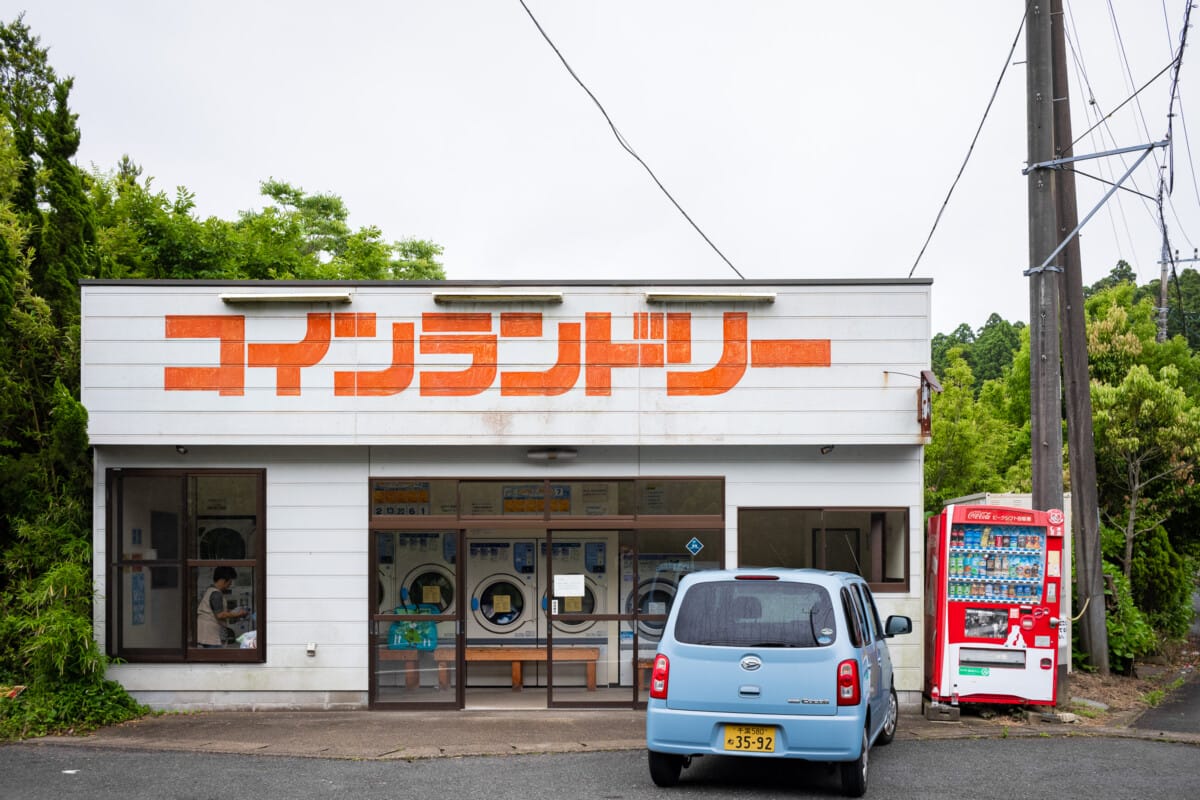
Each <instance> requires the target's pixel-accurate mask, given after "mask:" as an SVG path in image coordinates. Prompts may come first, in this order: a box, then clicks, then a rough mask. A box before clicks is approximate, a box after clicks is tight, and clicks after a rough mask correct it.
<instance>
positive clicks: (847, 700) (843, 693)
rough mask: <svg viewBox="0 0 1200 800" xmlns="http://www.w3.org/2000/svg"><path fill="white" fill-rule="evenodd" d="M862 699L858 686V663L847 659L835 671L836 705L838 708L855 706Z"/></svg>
mask: <svg viewBox="0 0 1200 800" xmlns="http://www.w3.org/2000/svg"><path fill="white" fill-rule="evenodd" d="M861 699H862V695H861V691H860V689H859V685H858V662H857V661H855V660H854V659H852V658H851V659H847V660H846V661H843V662H842V663H840V664H838V671H837V704H838V705H839V706H856V705H858V702H859V700H861Z"/></svg>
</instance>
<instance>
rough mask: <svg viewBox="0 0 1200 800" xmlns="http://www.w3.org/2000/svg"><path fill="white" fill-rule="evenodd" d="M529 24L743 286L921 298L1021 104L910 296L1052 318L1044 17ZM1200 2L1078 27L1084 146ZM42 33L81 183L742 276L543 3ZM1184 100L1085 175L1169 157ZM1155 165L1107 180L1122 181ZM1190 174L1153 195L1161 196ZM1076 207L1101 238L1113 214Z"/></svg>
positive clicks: (279, 7)
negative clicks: (1149, 147) (1034, 289)
mask: <svg viewBox="0 0 1200 800" xmlns="http://www.w3.org/2000/svg"><path fill="white" fill-rule="evenodd" d="M526 2H527V3H528V5H529V7H530V9H531V10H532V11H533V13H534V14H535V15H536V16H537V17H538V19H539V21H540V22H541V24H542V26H543V27H544V28H545V30H546V32H547V33H548V34H549V36H550V37H551V38H552V39H553V40H554V42H555V44H556V45H557V46H558V48H559V49H560V50H561V51H562V53H563V55H564V56H565V57H566V59H567V61H568V62H569V63H570V64H571V66H572V67H573V68H574V70H575V72H576V73H577V74H578V75H579V77H580V78H581V79H582V80H583V82H584V83H586V84H587V86H588V88H589V89H591V91H592V92H593V93H594V94H595V95H596V97H597V98H598V99H599V100H600V102H601V103H603V104H604V106H605V107H606V109H607V111H608V112H609V114H610V116H611V117H612V119H613V121H614V123H615V124H616V126H617V128H618V129H619V130H620V132H621V133H622V135H623V136H624V138H625V139H626V140H627V141H628V142H629V144H630V145H631V146H632V147H633V148H634V149H635V150H636V151H637V153H638V154H639V155H640V156H641V157H642V158H643V159H644V160H645V161H646V163H647V164H649V165H650V167H651V168H652V169H653V170H654V171H655V173H656V174H657V176H658V178H659V179H660V180H661V181H662V183H663V184H664V185H665V186H666V187H667V189H668V190H669V191H670V192H671V193H672V194H673V195H674V197H675V198H676V199H677V200H678V201H679V203H680V204H681V205H682V206H683V208H684V210H686V211H687V213H688V214H689V215H690V216H691V217H692V219H694V220H695V221H696V223H697V224H698V225H699V226H700V227H701V228H702V229H703V231H704V232H705V234H707V235H708V237H709V238H710V239H711V240H712V241H713V243H714V244H715V245H716V246H717V247H718V248H719V249H720V250H721V251H722V252H723V253H724V254H725V256H727V257H728V258H729V260H730V261H731V262H732V263H733V264H734V266H735V267H736V268H737V270H738V271H740V272H741V273H742V275H744V276H745V277H746V278H754V279H781V278H786V279H791V278H817V279H820V278H847V277H853V278H903V277H907V276H908V275H909V271H910V270H911V269H912V268H913V265H914V262H916V260H917V256H918V253H919V252H920V251H921V247H922V245H923V243H924V242H925V239H926V236H927V235H928V233H929V230H930V228H931V226H932V225H933V223H934V219H935V217H936V216H937V213H938V210H939V208H940V207H941V206H942V202H943V200H944V199H945V197H946V194H947V192H948V191H949V189H950V186H951V184H952V182H953V180H954V178H955V175H956V174H957V173H958V170H959V168H960V166H961V165H962V162H963V160H964V158H965V157H966V155H967V150H968V147H969V146H970V144H971V140H972V137H973V136H974V134H975V131H976V128H977V127H978V125H979V123H980V120H981V119H982V117H983V114H984V111H985V109H986V107H987V103H988V100H989V97H990V96H991V94H992V91H993V88H994V87H995V86H996V84H997V82H998V81H1000V89H999V93H998V95H997V97H996V101H995V104H994V106H993V108H992V110H991V112H990V116H989V118H988V120H987V122H986V123H985V127H984V129H983V132H982V135H981V136H980V138H979V141H978V143H977V144H976V146H975V149H974V152H973V154H972V156H971V160H970V162H969V163H968V165H967V167H966V170H965V172H964V173H963V177H962V179H961V181H960V183H959V184H958V187H957V189H956V190H955V193H954V195H953V196H952V197H951V199H950V204H949V206H948V207H947V209H946V211H945V214H944V215H943V217H942V219H941V222H940V224H939V226H938V229H937V231H936V233H935V234H934V237H933V240H932V242H931V243H930V245H929V247H928V249H927V250H926V251H925V253H924V255H923V256H922V257H921V259H920V262H919V263H918V264H917V267H916V271H915V273H914V277H926V278H932V279H933V281H934V284H933V320H932V329H933V332H935V333H936V332H949V331H951V330H953V328H954V327H956V326H957V325H958V324H959V323H962V322H965V323H967V324H968V325H970V326H971V327H972V328H978V327H979V326H980V325H982V324H983V322H984V321H985V320H986V319H987V317H988V315H989V314H991V313H992V312H996V313H999V314H1000V315H1001V316H1003V317H1005V318H1006V319H1009V320H1012V321H1015V320H1028V316H1029V300H1028V297H1029V286H1028V278H1026V277H1024V276H1023V275H1022V271H1023V270H1024V269H1026V268H1027V267H1028V266H1029V264H1028V263H1027V261H1028V221H1027V212H1026V192H1027V179H1026V178H1025V177H1024V176H1023V175H1022V174H1021V169H1022V168H1023V167H1024V162H1025V158H1026V135H1025V124H1026V114H1025V102H1026V101H1025V93H1026V91H1025V77H1026V76H1025V69H1024V66H1023V63H1022V62H1023V61H1024V58H1025V44H1024V38H1023V37H1022V38H1021V40H1020V42H1019V43H1018V45H1017V50H1016V52H1015V54H1014V56H1013V58H1012V59H1011V63H1010V62H1009V60H1008V58H1007V56H1008V52H1009V49H1010V47H1011V46H1012V43H1013V41H1014V39H1015V38H1016V36H1017V33H1018V30H1019V27H1020V23H1021V17H1022V14H1023V10H1024V3H1023V2H1022V0H1007V1H1006V2H1001V1H1000V0H992V1H991V2H978V1H976V0H911V1H910V2H903V3H896V2H868V3H842V2H833V3H830V2H824V3H817V2H802V1H801V0H792V1H791V2H784V1H783V0H659V1H656V0H636V1H634V0H586V1H585V0H578V1H577V0H526ZM1043 5H1044V6H1046V7H1047V8H1048V6H1049V0H1044V2H1043ZM1185 5H1186V0H1107V2H1105V0H1067V10H1068V31H1069V32H1070V34H1071V49H1072V51H1073V54H1074V58H1073V60H1072V64H1071V70H1072V75H1073V80H1074V81H1075V83H1074V85H1073V86H1072V90H1071V91H1072V97H1071V102H1072V107H1073V112H1074V118H1075V122H1074V124H1073V127H1074V131H1075V135H1076V137H1079V136H1080V135H1081V134H1083V133H1084V132H1085V131H1087V130H1088V129H1089V128H1091V127H1092V125H1093V124H1094V123H1095V122H1096V121H1097V120H1098V119H1099V117H1100V116H1102V115H1105V114H1109V113H1110V112H1113V111H1114V109H1116V108H1117V107H1118V106H1119V105H1120V104H1122V103H1124V102H1125V101H1126V100H1127V98H1128V97H1129V96H1130V95H1131V94H1132V93H1133V90H1134V89H1135V88H1138V87H1141V86H1142V85H1143V84H1145V83H1147V82H1148V81H1150V79H1151V78H1153V76H1154V75H1155V74H1156V73H1158V72H1159V71H1160V70H1162V69H1163V68H1164V67H1166V66H1168V64H1169V63H1170V61H1171V59H1172V57H1173V52H1174V50H1175V49H1176V48H1177V47H1178V43H1179V32H1180V28H1181V24H1182V21H1183V16H1184V10H1185ZM21 11H25V12H26V13H25V22H26V23H27V24H28V25H29V26H30V27H31V28H32V30H33V32H34V34H35V35H38V36H40V37H41V40H42V45H43V46H47V47H49V48H50V58H51V63H52V65H53V66H54V68H55V69H56V70H57V71H58V73H59V74H60V75H70V76H74V78H75V87H74V90H73V92H72V94H71V106H72V108H73V110H74V111H75V112H76V113H78V115H79V125H80V128H81V130H82V133H83V141H82V145H81V147H80V152H79V156H78V161H79V163H80V165H81V166H83V167H85V168H90V166H92V165H95V166H96V167H99V168H100V169H103V170H111V169H112V168H113V167H114V166H115V164H116V163H117V161H118V160H119V159H120V157H121V156H122V155H123V154H128V155H129V156H130V157H131V158H132V159H133V160H134V161H135V162H137V163H138V164H140V165H141V166H142V168H143V170H144V173H143V174H144V175H147V176H153V177H154V182H155V183H154V185H155V186H157V187H158V188H160V189H165V190H168V191H169V192H173V191H174V188H175V187H176V186H180V185H182V186H186V187H187V188H188V189H190V190H191V191H192V192H194V193H195V196H196V205H197V213H198V214H199V215H201V216H210V215H215V216H218V217H222V218H225V219H233V218H235V217H236V215H237V213H238V212H239V211H241V210H245V209H250V208H259V207H261V206H262V204H263V203H262V198H261V196H260V195H259V191H258V186H259V182H260V181H262V180H264V179H266V178H269V177H274V178H277V179H281V180H286V181H289V182H291V183H293V184H296V185H299V186H301V187H303V188H304V189H305V190H306V191H308V192H311V193H321V192H329V193H333V194H337V195H340V196H341V197H342V198H343V199H344V200H345V202H346V204H347V207H348V208H349V210H350V213H351V220H350V221H351V224H352V225H354V226H356V227H358V226H363V225H375V226H378V227H379V228H381V229H382V230H383V232H384V235H385V237H386V238H387V239H400V238H406V237H417V238H423V239H431V240H433V241H435V242H437V243H439V244H441V245H442V246H443V247H444V248H445V253H444V256H443V263H444V265H445V268H446V274H447V276H448V277H449V278H451V279H552V280H553V279H585V278H596V277H612V278H644V279H651V280H653V279H677V278H679V279H724V278H735V277H736V275H735V274H734V272H733V271H732V270H731V269H730V267H729V266H728V265H727V264H726V263H725V262H724V261H723V260H722V259H721V257H720V256H718V255H717V254H716V253H715V252H714V251H713V250H712V249H711V248H710V247H709V245H708V244H706V243H705V242H704V240H703V239H702V238H701V237H700V236H699V235H698V234H697V233H696V232H695V230H694V229H693V228H692V227H691V226H690V225H689V224H688V222H687V221H686V220H685V219H684V218H683V217H682V216H681V215H680V213H679V212H678V211H677V210H676V209H675V208H674V207H673V206H672V205H671V203H670V201H669V200H668V199H667V198H666V197H665V196H664V195H663V194H662V192H661V191H660V190H659V189H658V187H657V186H655V185H654V183H653V181H652V180H651V179H650V177H649V175H647V174H646V172H645V170H644V169H643V168H642V166H640V165H639V164H638V163H637V162H636V161H635V160H634V159H633V158H631V157H630V156H629V155H628V154H627V153H626V152H625V151H624V150H622V149H621V147H620V145H619V144H618V143H617V141H616V139H615V138H614V136H613V134H612V131H611V130H610V129H609V127H608V124H607V122H606V121H605V119H604V118H603V116H602V115H601V114H600V112H599V110H598V109H597V108H596V107H595V105H594V104H593V103H592V101H591V100H590V99H589V98H588V96H587V94H586V93H585V92H584V91H583V90H582V89H581V88H580V87H579V86H578V85H577V84H576V83H575V81H574V80H573V79H572V78H571V76H570V75H569V74H568V73H567V71H566V70H565V69H564V68H563V66H562V64H561V63H560V62H559V60H558V58H557V56H556V55H555V54H554V52H553V51H552V50H551V49H550V47H549V46H548V45H547V44H546V42H545V41H544V40H543V39H542V37H541V35H540V34H539V33H538V31H537V29H536V28H535V27H534V25H533V23H532V22H531V20H530V19H529V17H528V16H527V15H526V13H525V10H524V9H523V8H522V6H521V4H520V2H518V0H421V1H420V2H417V1H415V0H395V1H394V2H382V1H381V0H377V1H376V2H365V1H360V0H339V2H336V3H331V2H328V0H323V1H322V2H309V1H307V0H303V1H301V0H287V1H286V2H284V0H261V1H256V0H237V2H230V1H229V0H207V1H206V2H203V3H201V2H183V1H182V0H180V1H179V2H174V1H171V2H168V1H167V0H104V2H99V1H98V0H38V1H37V2H36V3H33V2H30V0H22V1H20V2H12V0H0V12H2V17H3V19H4V20H5V21H11V20H12V19H14V18H15V17H16V16H17V15H18V14H19V13H20V12H21ZM1198 62H1200V53H1197V52H1196V51H1195V48H1194V47H1193V48H1189V51H1188V52H1187V53H1185V56H1184V65H1183V69H1182V73H1181V76H1180V97H1181V101H1182V105H1177V106H1176V111H1177V114H1178V112H1180V111H1182V116H1176V120H1175V128H1174V141H1175V149H1174V156H1175V171H1174V176H1175V191H1174V194H1173V195H1172V197H1171V202H1170V204H1169V205H1168V207H1167V211H1166V216H1167V224H1168V229H1169V232H1170V234H1171V237H1172V238H1171V241H1172V246H1173V247H1177V248H1178V249H1179V250H1180V251H1181V255H1182V256H1184V257H1191V255H1192V250H1193V247H1195V246H1197V245H1200V190H1198V189H1197V178H1196V175H1195V172H1194V169H1193V166H1192V153H1191V150H1190V147H1189V143H1188V140H1187V129H1186V126H1187V121H1188V120H1187V110H1188V105H1187V103H1188V100H1189V98H1190V97H1192V96H1195V93H1194V92H1191V91H1190V90H1191V87H1192V86H1194V85H1195V82H1194V81H1193V80H1190V79H1191V78H1192V76H1194V75H1197V74H1200V63H1198ZM1006 64H1008V68H1007V71H1005V72H1004V77H1003V79H1002V81H1001V72H1002V71H1003V70H1004V69H1005V65H1006ZM1084 78H1085V79H1086V83H1087V88H1081V86H1080V81H1081V79H1084ZM1170 78H1171V73H1170V72H1168V73H1167V74H1165V75H1163V76H1162V77H1160V78H1158V80H1157V81H1155V82H1153V83H1152V84H1151V85H1150V86H1149V87H1148V88H1146V89H1145V90H1144V91H1143V92H1142V93H1141V94H1140V95H1139V99H1138V101H1135V102H1132V103H1129V104H1127V105H1125V106H1124V107H1123V108H1121V109H1119V110H1117V111H1116V112H1115V113H1113V114H1112V116H1111V117H1110V118H1109V119H1108V120H1107V123H1106V124H1105V125H1104V126H1102V127H1100V128H1098V129H1097V130H1096V132H1095V133H1093V134H1091V135H1089V136H1086V137H1084V138H1083V139H1082V140H1081V141H1080V142H1079V144H1077V145H1076V153H1077V154H1085V153H1096V152H1101V151H1105V150H1110V149H1114V148H1117V147H1129V146H1133V145H1141V144H1146V143H1148V142H1151V141H1159V140H1162V139H1163V138H1165V134H1166V131H1167V112H1168V101H1169V98H1170V86H1171V83H1170ZM1089 100H1091V101H1094V102H1091V103H1089ZM1197 124H1200V122H1198V123H1197ZM1198 130H1200V129H1198ZM1198 135H1200V134H1198ZM1134 158H1135V156H1129V155H1126V156H1123V157H1111V158H1108V159H1104V160H1102V161H1092V162H1088V164H1087V165H1086V166H1085V167H1084V169H1086V170H1087V171H1088V172H1089V173H1091V174H1093V175H1099V176H1102V177H1105V178H1107V179H1109V180H1112V179H1115V178H1116V177H1117V176H1119V175H1121V174H1123V173H1124V172H1125V170H1126V168H1127V167H1128V166H1129V165H1132V163H1133V159H1134ZM1164 163H1165V158H1164V156H1163V155H1162V151H1159V152H1158V153H1156V155H1155V156H1154V157H1153V158H1151V159H1149V160H1148V161H1146V162H1145V163H1144V164H1143V165H1142V167H1141V168H1140V169H1139V170H1138V171H1136V172H1135V173H1134V178H1135V180H1136V187H1137V188H1138V189H1139V190H1140V191H1141V192H1143V193H1145V194H1148V195H1154V194H1155V193H1156V192H1157V186H1158V180H1159V174H1160V171H1159V165H1162V164H1164ZM1078 188H1079V195H1080V199H1079V205H1080V216H1081V217H1083V216H1084V215H1086V214H1087V213H1088V212H1089V211H1090V210H1091V209H1092V207H1093V206H1094V205H1095V203H1096V202H1098V200H1099V198H1100V196H1101V195H1102V194H1103V192H1104V191H1106V190H1107V188H1108V187H1107V186H1105V185H1103V184H1101V183H1098V182H1096V181H1094V180H1089V179H1086V178H1081V179H1080V180H1079V184H1078ZM1119 194H1120V195H1122V197H1120V199H1119V201H1118V200H1114V201H1112V202H1110V203H1109V204H1108V205H1106V206H1105V207H1104V208H1103V209H1102V210H1101V211H1100V212H1099V213H1098V214H1096V216H1095V218H1094V219H1093V220H1092V222H1091V223H1090V224H1089V225H1088V227H1087V228H1086V229H1085V231H1084V237H1083V255H1084V267H1083V269H1084V275H1083V277H1084V282H1085V283H1092V282H1094V281H1095V280H1097V279H1099V278H1101V277H1103V276H1105V275H1107V274H1108V273H1109V271H1110V270H1111V269H1112V268H1113V266H1114V265H1115V264H1116V262H1117V260H1118V259H1125V260H1127V261H1129V262H1130V264H1132V265H1133V267H1134V269H1135V271H1136V272H1137V273H1138V278H1139V280H1140V281H1143V282H1144V281H1146V280H1149V279H1150V278H1152V277H1156V276H1157V274H1158V270H1159V266H1158V261H1159V259H1160V255H1161V247H1162V240H1161V236H1160V233H1159V228H1158V224H1157V211H1156V210H1155V206H1154V203H1153V202H1151V201H1147V200H1144V199H1142V198H1139V197H1137V196H1135V195H1132V194H1129V193H1124V192H1122V193H1119ZM1193 243H1195V244H1193ZM1185 266H1186V265H1185Z"/></svg>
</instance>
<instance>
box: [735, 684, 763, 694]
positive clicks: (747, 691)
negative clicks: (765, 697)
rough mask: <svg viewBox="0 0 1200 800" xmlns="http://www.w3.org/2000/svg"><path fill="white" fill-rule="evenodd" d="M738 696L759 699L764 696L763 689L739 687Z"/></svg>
mask: <svg viewBox="0 0 1200 800" xmlns="http://www.w3.org/2000/svg"><path fill="white" fill-rule="evenodd" d="M738 694H739V695H740V696H742V697H758V696H759V695H760V694H762V689H760V688H759V687H757V686H739V687H738Z"/></svg>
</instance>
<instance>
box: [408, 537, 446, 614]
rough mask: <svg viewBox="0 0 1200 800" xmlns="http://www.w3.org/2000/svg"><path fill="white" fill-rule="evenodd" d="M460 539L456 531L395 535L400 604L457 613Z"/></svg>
mask: <svg viewBox="0 0 1200 800" xmlns="http://www.w3.org/2000/svg"><path fill="white" fill-rule="evenodd" d="M457 551H458V538H457V534H456V533H455V532H453V531H448V532H442V531H420V532H415V533H397V534H396V556H395V558H396V579H397V580H396V591H397V594H398V596H399V600H400V602H399V605H401V606H407V607H409V608H413V609H415V608H420V609H421V610H423V611H435V610H436V613H438V614H453V613H455V609H456V604H455V598H456V597H457V595H456V593H455V590H454V589H455V577H456V574H455V569H456V566H455V565H456V562H457V561H458V552H457Z"/></svg>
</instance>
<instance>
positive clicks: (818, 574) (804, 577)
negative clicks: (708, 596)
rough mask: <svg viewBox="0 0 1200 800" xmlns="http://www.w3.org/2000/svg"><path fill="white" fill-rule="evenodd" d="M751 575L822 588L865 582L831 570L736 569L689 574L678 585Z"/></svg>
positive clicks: (850, 575)
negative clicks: (812, 584) (815, 585)
mask: <svg viewBox="0 0 1200 800" xmlns="http://www.w3.org/2000/svg"><path fill="white" fill-rule="evenodd" d="M751 575H769V576H772V577H775V578H777V579H778V580H784V581H791V582H805V583H817V584H820V585H822V586H826V587H830V586H845V585H847V584H850V583H861V584H863V585H864V586H865V585H866V582H865V581H864V580H863V578H862V576H861V575H855V574H854V573H852V572H836V571H833V570H824V569H810V568H800V567H737V568H735V569H705V570H700V571H698V572H690V573H688V574H687V575H684V576H683V577H682V578H681V579H680V585H681V586H682V585H685V584H687V583H701V582H705V583H707V582H710V581H727V580H737V579H738V578H741V579H742V580H745V579H746V577H747V576H751Z"/></svg>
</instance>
